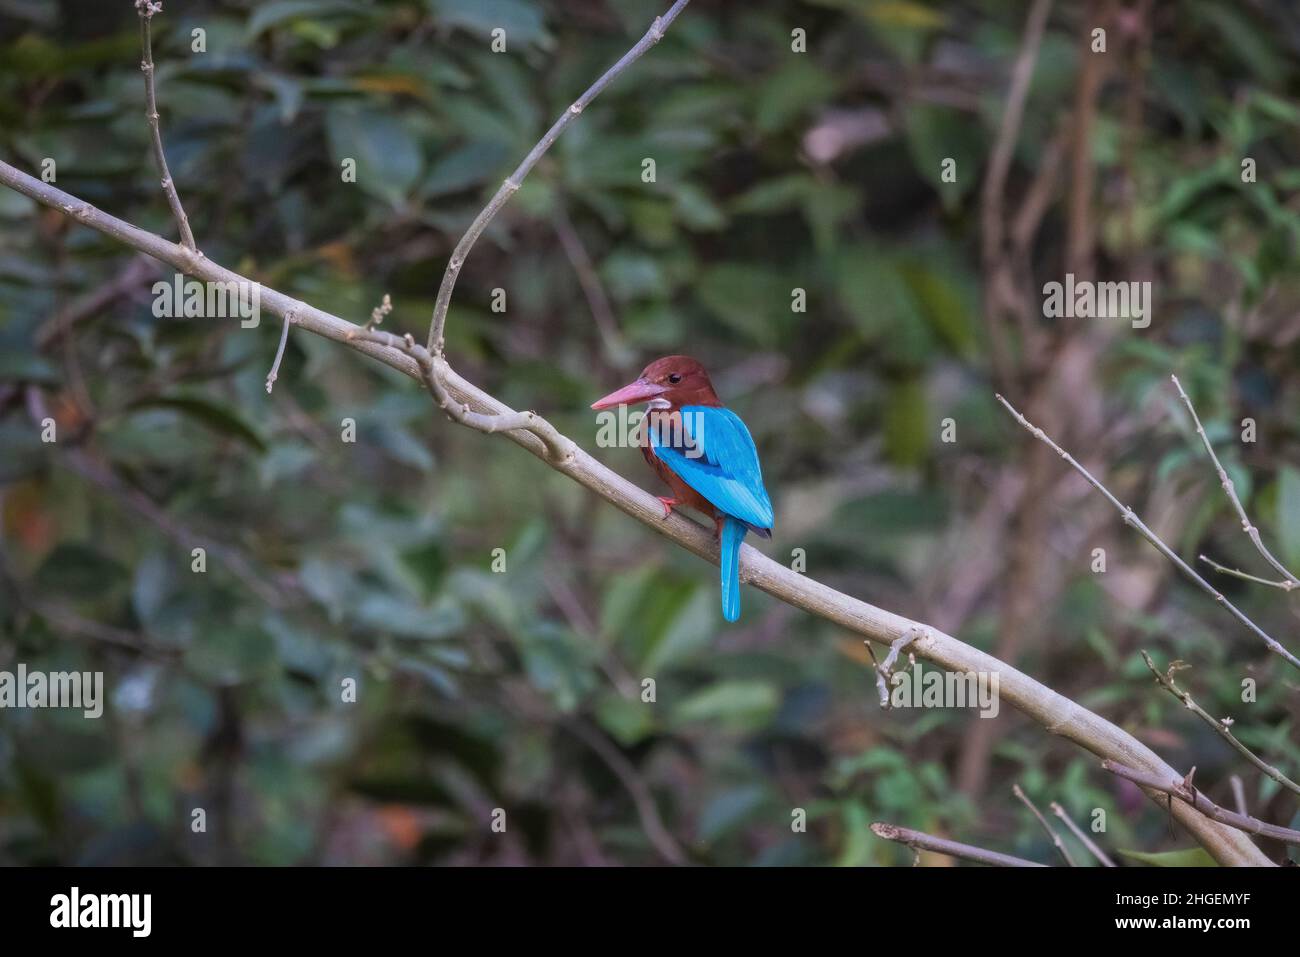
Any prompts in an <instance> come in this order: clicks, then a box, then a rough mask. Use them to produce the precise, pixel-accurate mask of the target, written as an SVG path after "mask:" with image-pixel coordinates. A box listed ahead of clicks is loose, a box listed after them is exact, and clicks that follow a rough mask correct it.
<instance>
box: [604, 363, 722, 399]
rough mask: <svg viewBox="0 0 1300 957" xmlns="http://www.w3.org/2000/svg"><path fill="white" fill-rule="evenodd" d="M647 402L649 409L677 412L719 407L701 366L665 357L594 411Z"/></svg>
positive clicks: (715, 394) (706, 374)
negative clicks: (695, 407) (684, 409)
mask: <svg viewBox="0 0 1300 957" xmlns="http://www.w3.org/2000/svg"><path fill="white" fill-rule="evenodd" d="M641 402H649V403H650V406H651V408H659V409H679V408H681V407H682V406H684V405H712V406H718V405H722V403H721V402H719V401H718V396H717V393H715V392H714V391H713V384H712V383H711V382H709V374H708V373H707V372H706V371H704V366H702V365H700V363H698V362H697V361H695V360H694V359H692V358H691V357H690V356H665V357H664V358H662V359H656V360H655V361H654V362H652V363H650V364H649V365H648V366H646V367H645V368H644V369H643V370H642V371H641V374H640V375H639V376H637V378H636V380H635V381H634V382H630V383H628V384H627V385H625V386H623V388H621V389H619V390H618V391H617V392H611V393H610V394H609V395H607V396H605V397H604V398H603V399H601V400H599V401H597V402H593V403H592V404H591V407H592V408H593V409H612V408H614V407H615V406H619V405H637V404H639V403H641Z"/></svg>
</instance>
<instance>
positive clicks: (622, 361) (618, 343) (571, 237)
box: [551, 207, 631, 366]
mask: <svg viewBox="0 0 1300 957" xmlns="http://www.w3.org/2000/svg"><path fill="white" fill-rule="evenodd" d="M551 224H552V226H554V228H555V235H556V238H558V239H559V240H560V247H561V248H562V249H563V250H564V255H565V256H566V257H568V260H569V265H571V266H572V267H573V272H574V274H575V275H576V276H577V277H578V285H579V286H581V287H582V294H583V296H584V297H586V300H587V306H588V308H590V309H591V318H592V319H594V320H595V322H596V330H597V331H598V332H599V333H600V338H601V342H602V343H603V344H604V346H605V354H606V355H607V356H608V357H609V359H610V361H611V362H613V363H614V364H615V365H618V366H624V365H626V364H627V363H628V360H629V358H630V357H631V350H630V349H629V348H628V346H627V343H626V342H625V341H624V339H623V334H622V333H621V332H620V331H619V328H618V320H617V319H616V318H615V317H614V307H613V306H612V305H611V304H610V301H609V296H608V295H606V293H605V287H604V286H603V285H601V282H600V276H599V275H598V274H597V272H596V265H595V263H593V262H592V261H591V255H590V254H589V253H588V252H587V247H586V246H584V245H583V243H582V237H581V236H579V235H578V230H577V229H576V228H575V227H574V225H573V222H572V221H571V220H570V219H569V214H568V213H566V212H565V211H564V209H563V207H559V208H557V209H556V210H555V215H554V216H552V217H551Z"/></svg>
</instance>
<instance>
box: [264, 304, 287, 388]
mask: <svg viewBox="0 0 1300 957" xmlns="http://www.w3.org/2000/svg"><path fill="white" fill-rule="evenodd" d="M291 325H293V312H292V311H290V312H286V313H285V314H284V324H283V325H282V326H281V327H280V344H279V345H278V346H276V349H275V361H274V362H272V363H271V371H270V372H268V373H267V374H266V394H267V395H270V394H271V388H272V387H273V386H274V385H275V380H276V379H278V378H280V360H281V359H283V358H284V347H285V345H287V344H288V342H289V327H290V326H291Z"/></svg>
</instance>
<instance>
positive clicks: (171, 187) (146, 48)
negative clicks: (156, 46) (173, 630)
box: [135, 0, 198, 253]
mask: <svg viewBox="0 0 1300 957" xmlns="http://www.w3.org/2000/svg"><path fill="white" fill-rule="evenodd" d="M135 9H136V13H138V14H139V15H140V49H141V52H142V55H143V57H144V59H142V60H141V61H140V72H141V73H143V74H144V103H145V116H146V117H148V119H149V131H150V134H151V135H152V138H153V158H154V162H155V163H157V164H158V172H159V173H161V174H162V188H163V192H164V193H166V194H167V205H169V206H170V207H171V208H172V216H173V217H174V218H175V220H176V225H177V226H178V227H179V228H180V231H181V245H182V246H184V247H185V248H186V249H188V250H189V251H190V252H192V253H197V252H198V247H197V246H195V245H194V233H193V232H192V231H191V230H190V220H189V217H188V216H186V215H185V207H184V206H182V205H181V197H180V193H178V192H176V183H175V182H174V181H173V180H172V174H171V171H170V170H169V169H168V168H167V156H166V154H165V153H163V142H162V129H161V127H160V126H159V123H158V100H157V97H156V95H155V93H154V76H153V75H154V68H153V38H152V37H151V36H150V29H149V24H150V22H151V21H152V20H153V17H154V14H156V13H162V2H161V0H135Z"/></svg>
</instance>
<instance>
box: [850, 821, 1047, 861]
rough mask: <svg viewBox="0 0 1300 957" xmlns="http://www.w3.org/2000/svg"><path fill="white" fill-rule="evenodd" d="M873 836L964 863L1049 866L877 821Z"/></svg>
mask: <svg viewBox="0 0 1300 957" xmlns="http://www.w3.org/2000/svg"><path fill="white" fill-rule="evenodd" d="M871 832H872V833H873V834H875V835H876V837H882V838H884V839H885V840H886V841H894V842H895V843H898V844H906V845H907V846H908V847H910V848H912V849H913V850H916V849H918V848H919V849H920V850H925V851H934V852H935V853H936V854H947V855H948V856H949V857H959V858H961V859H962V860H965V861H975V862H977V863H980V864H988V865H990V866H992V867H1046V866H1047V865H1046V864H1039V863H1038V862H1037V861H1029V860H1026V859H1025V858H1023V857H1013V856H1012V855H1010V854H1003V853H1001V852H999V851H990V850H986V849H985V848H982V847H975V846H974V845H973V844H961V843H959V842H957V841H950V840H948V839H947V838H946V837H935V836H934V835H933V834H926V833H924V832H923V831H913V830H911V829H910V828H906V827H899V826H898V825H897V824H886V823H885V822H884V821H877V822H876V823H874V824H872V825H871Z"/></svg>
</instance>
